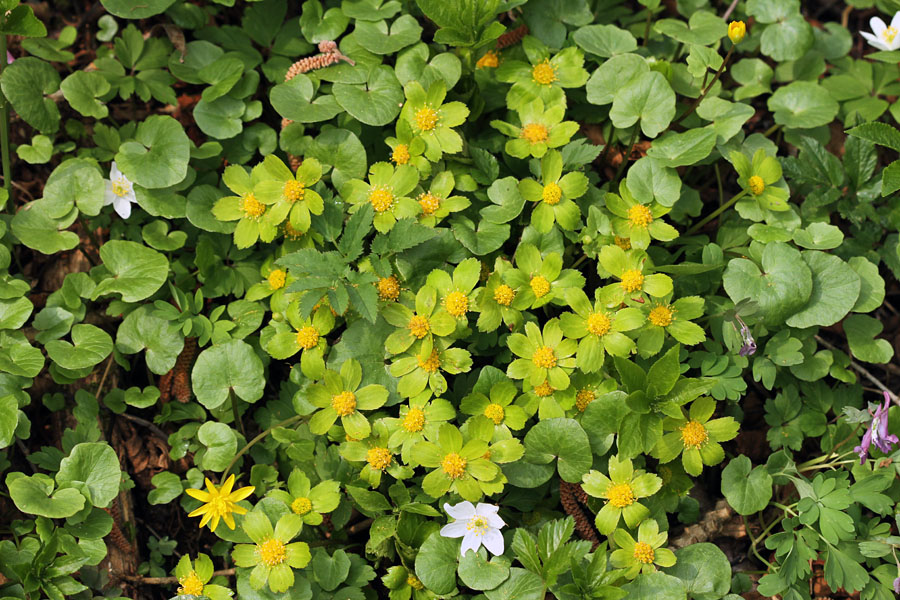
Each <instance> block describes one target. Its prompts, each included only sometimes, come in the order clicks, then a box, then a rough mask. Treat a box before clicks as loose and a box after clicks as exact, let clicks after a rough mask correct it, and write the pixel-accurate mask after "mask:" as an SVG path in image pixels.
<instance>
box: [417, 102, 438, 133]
mask: <svg viewBox="0 0 900 600" xmlns="http://www.w3.org/2000/svg"><path fill="white" fill-rule="evenodd" d="M438 119H439V115H438V113H437V111H436V110H434V109H433V108H431V107H430V106H426V107H424V108H420V109H419V110H417V111H416V127H418V128H419V129H420V130H422V131H431V130H432V129H434V128H435V127H437V124H438Z"/></svg>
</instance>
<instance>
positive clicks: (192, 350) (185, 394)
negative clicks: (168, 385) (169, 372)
mask: <svg viewBox="0 0 900 600" xmlns="http://www.w3.org/2000/svg"><path fill="white" fill-rule="evenodd" d="M196 356H197V338H193V337H189V338H184V349H183V350H182V351H181V354H179V355H178V360H176V361H175V368H174V369H173V371H174V372H175V376H174V380H173V381H172V392H173V394H174V395H175V399H176V400H178V401H179V402H188V401H190V399H191V383H190V373H191V365H192V364H194V358H195V357H196Z"/></svg>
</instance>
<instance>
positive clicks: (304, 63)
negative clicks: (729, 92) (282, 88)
mask: <svg viewBox="0 0 900 600" xmlns="http://www.w3.org/2000/svg"><path fill="white" fill-rule="evenodd" d="M340 60H341V58H340V56H339V55H337V54H335V53H333V52H328V53H326V54H316V55H315V56H307V57H306V58H301V59H300V60H298V61H297V62H295V63H294V64H292V65H291V68H289V69H288V71H287V74H286V75H285V76H284V81H285V83H287V82H288V81H290V80H291V79H293V78H294V77H296V76H297V75H299V74H300V73H308V72H309V71H314V70H316V69H321V68H323V67H329V66H331V65H333V64H334V63H336V62H340Z"/></svg>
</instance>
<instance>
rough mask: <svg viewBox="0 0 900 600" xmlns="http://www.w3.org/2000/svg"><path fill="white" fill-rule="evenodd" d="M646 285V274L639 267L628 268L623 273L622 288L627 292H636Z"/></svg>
mask: <svg viewBox="0 0 900 600" xmlns="http://www.w3.org/2000/svg"><path fill="white" fill-rule="evenodd" d="M642 287H644V274H643V273H641V272H640V271H639V270H638V269H628V270H627V271H625V272H624V273H622V289H624V290H625V291H626V292H628V293H631V292H636V291H638V290H640V289H641V288H642Z"/></svg>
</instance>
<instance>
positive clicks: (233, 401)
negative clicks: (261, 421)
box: [228, 391, 247, 439]
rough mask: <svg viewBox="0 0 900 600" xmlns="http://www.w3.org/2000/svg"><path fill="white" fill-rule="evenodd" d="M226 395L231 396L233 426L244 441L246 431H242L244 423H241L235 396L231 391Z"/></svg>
mask: <svg viewBox="0 0 900 600" xmlns="http://www.w3.org/2000/svg"><path fill="white" fill-rule="evenodd" d="M228 395H229V396H231V411H232V412H233V413H234V424H235V425H237V428H238V431H240V432H241V435H242V436H244V439H247V431H246V430H245V429H244V422H243V421H241V413H239V412H238V398H237V395H236V394H235V393H234V392H233V391H229V392H228Z"/></svg>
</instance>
